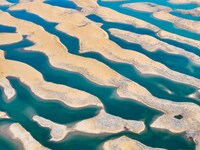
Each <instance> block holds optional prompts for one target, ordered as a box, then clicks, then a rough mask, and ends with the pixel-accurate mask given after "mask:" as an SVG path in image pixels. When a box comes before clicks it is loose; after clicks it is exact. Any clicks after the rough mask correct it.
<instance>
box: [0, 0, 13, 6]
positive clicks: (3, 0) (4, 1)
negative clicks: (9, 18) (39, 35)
mask: <svg viewBox="0 0 200 150" xmlns="http://www.w3.org/2000/svg"><path fill="white" fill-rule="evenodd" d="M11 5H13V3H10V2H8V1H7V0H0V6H11Z"/></svg>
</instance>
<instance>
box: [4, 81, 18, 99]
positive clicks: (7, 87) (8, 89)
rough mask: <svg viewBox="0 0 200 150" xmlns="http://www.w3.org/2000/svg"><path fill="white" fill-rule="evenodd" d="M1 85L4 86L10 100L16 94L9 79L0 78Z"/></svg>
mask: <svg viewBox="0 0 200 150" xmlns="http://www.w3.org/2000/svg"><path fill="white" fill-rule="evenodd" d="M0 86H2V87H3V89H4V93H5V95H6V98H7V100H10V99H12V98H13V97H14V96H15V94H16V92H15V89H13V87H12V86H11V85H10V82H9V81H8V79H6V78H0Z"/></svg>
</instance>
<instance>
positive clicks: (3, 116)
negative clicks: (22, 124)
mask: <svg viewBox="0 0 200 150" xmlns="http://www.w3.org/2000/svg"><path fill="white" fill-rule="evenodd" d="M8 118H10V117H9V116H8V115H7V113H5V112H3V111H0V119H8Z"/></svg>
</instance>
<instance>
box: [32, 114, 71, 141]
mask: <svg viewBox="0 0 200 150" xmlns="http://www.w3.org/2000/svg"><path fill="white" fill-rule="evenodd" d="M33 120H34V121H36V122H37V123H38V124H40V125H41V126H42V127H47V128H50V129H51V137H52V138H51V141H61V140H63V139H64V138H65V136H66V135H67V133H68V130H67V127H66V126H65V125H61V124H57V123H54V122H52V121H50V120H48V119H45V118H42V117H40V116H33Z"/></svg>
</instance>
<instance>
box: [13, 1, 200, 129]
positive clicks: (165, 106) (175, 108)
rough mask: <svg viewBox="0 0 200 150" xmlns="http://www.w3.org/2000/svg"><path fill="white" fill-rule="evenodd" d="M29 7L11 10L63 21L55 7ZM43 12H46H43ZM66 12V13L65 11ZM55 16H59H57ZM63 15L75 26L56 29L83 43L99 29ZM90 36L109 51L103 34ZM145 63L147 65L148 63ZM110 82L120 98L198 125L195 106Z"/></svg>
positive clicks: (74, 15) (126, 82) (124, 82)
mask: <svg viewBox="0 0 200 150" xmlns="http://www.w3.org/2000/svg"><path fill="white" fill-rule="evenodd" d="M29 5H30V6H29ZM31 5H32V4H28V3H27V5H25V4H23V5H18V6H16V7H15V8H13V9H16V8H18V9H20V7H21V9H23V8H24V9H25V8H27V9H29V11H32V12H35V13H36V14H37V13H38V12H39V14H40V16H42V17H43V18H45V19H46V20H49V21H55V22H60V21H61V20H65V19H63V17H62V15H61V14H62V13H61V12H60V11H59V9H57V8H56V7H50V6H48V5H43V4H38V5H37V6H40V5H42V6H41V7H40V8H42V9H40V10H37V8H33V7H31ZM32 8H33V10H32ZM51 8H54V9H51ZM55 8H56V9H55ZM43 10H44V12H43ZM45 10H48V11H45ZM53 10H54V13H51V11H53ZM66 11H67V9H66ZM47 12H48V13H47ZM56 14H60V16H58V15H56ZM65 14H66V16H68V19H72V18H73V19H74V23H77V24H76V25H71V24H70V23H69V22H68V23H66V24H65V23H64V22H62V24H60V25H59V26H58V27H57V28H58V29H62V31H66V33H69V34H71V35H77V34H75V33H79V32H80V35H79V36H80V38H81V39H83V41H84V36H85V35H90V34H89V33H90V32H89V31H93V32H94V31H96V30H95V29H98V28H99V27H97V26H96V25H94V24H91V23H87V22H85V21H84V19H82V20H81V22H80V18H81V15H80V14H79V13H75V12H74V13H71V12H70V13H65ZM62 26H63V27H62ZM64 26H65V28H64ZM76 26H78V27H79V28H81V31H80V30H78V29H76V28H75V27H76ZM92 27H93V28H92ZM72 29H73V32H72V31H71V30H72ZM92 29H94V30H92ZM67 31H68V32H67ZM86 31H87V34H85V35H84V34H83V33H84V32H86ZM97 31H98V30H97ZM99 31H100V30H99ZM72 33H73V34H72ZM97 33H98V32H97ZM92 35H93V36H92V37H87V42H89V41H90V38H91V39H93V40H91V41H93V42H95V41H96V40H97V39H98V40H97V41H98V45H101V43H104V42H105V43H106V44H108V47H109V49H108V48H107V47H104V45H103V46H102V45H101V46H102V47H103V49H104V50H106V51H107V50H110V44H109V42H108V40H107V41H104V40H101V37H104V38H106V37H107V36H106V34H105V32H103V31H101V32H99V33H98V34H95V35H94V34H92ZM96 35H97V38H96V39H94V38H95V36H96ZM81 36H83V37H81ZM85 38H86V37H85ZM83 41H82V42H81V46H83V45H82V44H85V46H88V43H84V42H83ZM90 44H91V43H90ZM93 45H94V44H93ZM89 46H90V45H89ZM86 48H88V49H89V50H90V51H94V49H92V48H95V49H97V50H100V49H101V47H100V48H99V47H93V46H92V47H86ZM124 52H125V51H123V55H125V57H127V56H129V55H130V54H129V53H128V54H125V53H124ZM110 53H111V54H112V52H110ZM112 55H113V54H112ZM120 55H122V54H120ZM139 58H141V57H139ZM146 60H148V59H144V61H146ZM146 63H147V64H148V61H147V62H146ZM151 64H152V63H151ZM152 65H153V66H157V65H155V64H152ZM109 70H110V69H109ZM106 75H107V74H106ZM106 80H107V79H106ZM111 81H112V83H113V84H114V85H115V86H117V87H118V90H117V93H118V94H119V95H120V96H122V97H126V98H132V99H135V100H136V101H139V102H141V103H144V104H145V105H148V106H150V107H152V108H155V109H158V110H161V111H163V112H165V114H164V115H163V116H165V115H166V116H168V118H167V119H169V120H170V119H171V118H172V117H173V116H174V115H177V114H183V115H184V117H186V118H187V117H188V118H187V120H189V121H190V122H187V124H188V127H190V130H193V129H194V130H195V126H196V124H199V118H198V116H200V114H199V113H198V112H199V106H197V105H195V104H191V103H174V102H171V101H167V100H162V99H158V98H156V97H153V96H152V95H151V94H150V93H149V92H148V91H147V90H146V89H144V88H143V87H141V86H139V85H138V84H136V83H134V82H131V81H129V80H127V79H125V78H120V80H117V79H114V80H111ZM107 83H111V82H107ZM196 110H198V111H196ZM169 114H170V115H169ZM189 114H193V116H190V115H189ZM81 123H82V122H81ZM89 128H92V129H93V128H94V127H93V126H89ZM96 132H97V131H96Z"/></svg>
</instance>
